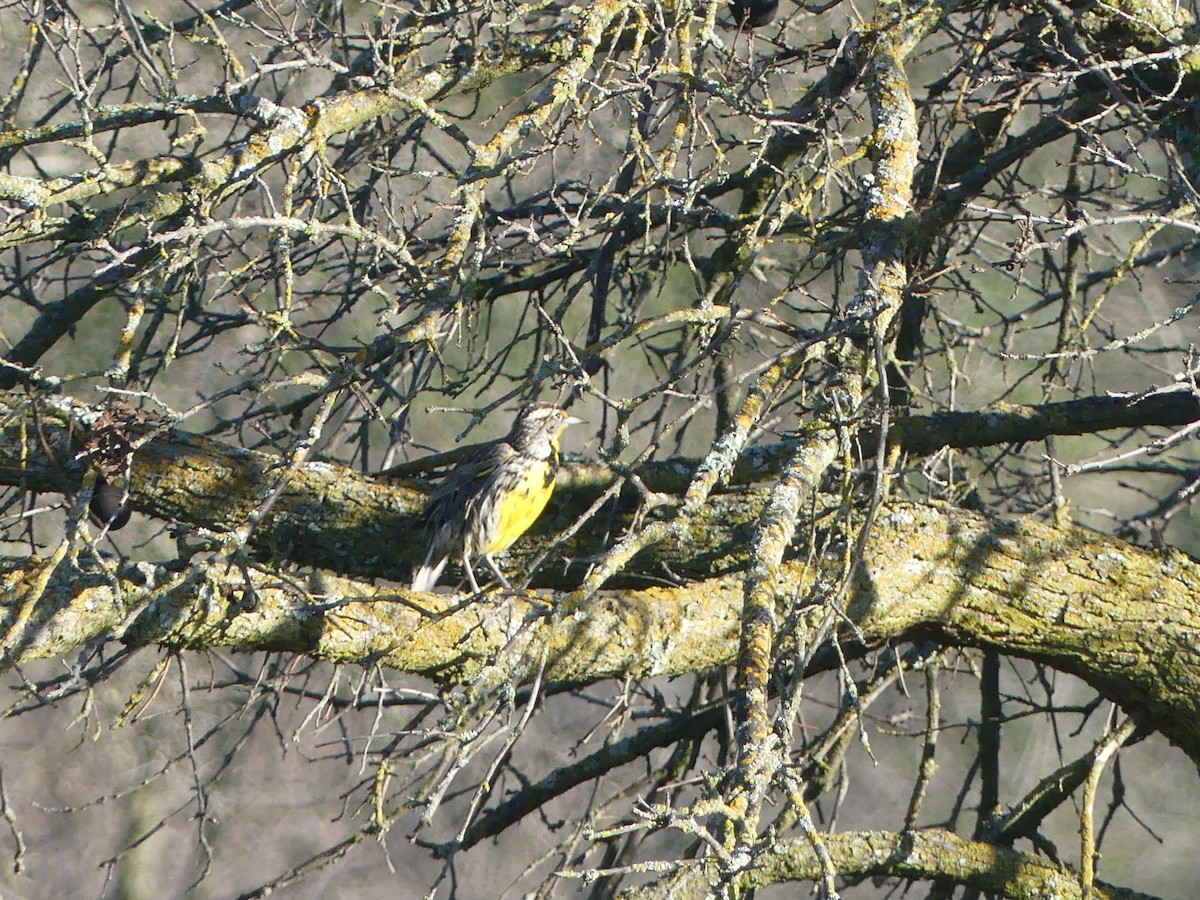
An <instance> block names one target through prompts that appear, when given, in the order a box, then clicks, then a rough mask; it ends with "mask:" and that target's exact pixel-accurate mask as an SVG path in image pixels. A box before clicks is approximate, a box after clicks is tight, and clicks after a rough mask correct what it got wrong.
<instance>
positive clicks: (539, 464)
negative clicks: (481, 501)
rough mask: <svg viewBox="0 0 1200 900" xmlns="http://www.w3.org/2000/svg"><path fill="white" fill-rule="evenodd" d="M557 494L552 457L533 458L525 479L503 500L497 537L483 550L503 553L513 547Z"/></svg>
mask: <svg viewBox="0 0 1200 900" xmlns="http://www.w3.org/2000/svg"><path fill="white" fill-rule="evenodd" d="M553 493H554V467H553V465H552V464H551V462H550V460H534V461H531V462H530V464H529V465H528V466H526V467H525V471H524V477H523V478H522V479H521V481H520V482H518V483H517V484H515V485H514V486H513V487H512V489H511V490H509V491H508V493H507V494H506V495H505V497H504V499H503V500H501V502H500V509H499V517H498V518H499V526H498V527H497V529H496V537H495V540H494V541H492V544H491V546H489V547H487V548H485V549H484V551H483V552H484V553H485V554H492V553H500V552H502V551H504V550H507V549H508V548H509V547H511V546H512V545H513V543H514V542H515V541H516V540H517V538H519V537H520V536H521V535H523V534H524V533H525V532H526V531H528V530H529V526H530V525H532V524H533V523H534V522H536V521H537V518H538V516H540V515H541V514H542V510H544V509H545V508H546V504H547V503H549V502H550V495H551V494H553Z"/></svg>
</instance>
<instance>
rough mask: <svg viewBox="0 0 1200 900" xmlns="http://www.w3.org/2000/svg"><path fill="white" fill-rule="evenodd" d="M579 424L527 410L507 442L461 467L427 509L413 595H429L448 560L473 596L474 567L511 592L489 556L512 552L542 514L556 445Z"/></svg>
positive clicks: (556, 411) (492, 444)
mask: <svg viewBox="0 0 1200 900" xmlns="http://www.w3.org/2000/svg"><path fill="white" fill-rule="evenodd" d="M580 421H581V420H579V419H576V418H575V417H574V416H571V415H568V414H567V412H566V411H565V410H563V409H560V408H559V407H557V406H553V405H552V404H549V403H529V404H526V405H525V406H524V407H522V408H521V411H520V412H519V413H517V418H516V420H515V421H514V422H513V426H512V430H511V431H509V433H508V435H507V436H505V437H503V438H500V439H499V440H496V441H489V442H488V443H486V444H480V445H479V446H478V447H475V448H474V449H472V450H471V451H470V452H468V453H467V454H466V455H465V456H464V457H463V458H462V459H460V460H459V461H458V463H457V465H455V467H454V468H453V469H451V470H450V472H449V473H448V474H447V475H446V477H445V478H443V479H442V482H441V483H440V484H439V485H438V486H437V487H436V488H435V489H434V491H433V493H432V494H431V495H430V497H429V501H428V502H427V503H426V504H425V534H426V537H427V539H428V541H429V550H428V552H426V554H425V562H424V563H422V564H421V566H420V568H418V569H417V571H416V573H415V574H414V575H413V580H412V587H413V590H414V591H428V590H432V589H433V586H434V585H435V584H437V580H438V576H439V575H441V574H442V569H444V568H445V567H446V563H447V562H449V560H450V557H451V556H454V557H456V558H457V559H459V560H460V561H461V562H462V566H463V573H464V574H465V575H466V576H467V581H468V582H469V583H470V585H471V589H472V590H474V591H476V592H478V591H479V582H477V581H476V580H475V572H474V570H472V568H471V561H472V560H478V559H483V560H484V561H485V562H486V563H487V564H488V566H489V567H490V568H491V570H492V571H493V572H495V573H496V577H497V578H499V579H500V583H501V584H503V585H504V586H505V587H506V588H509V589H510V590H511V588H512V585H510V584H509V583H508V579H507V578H505V577H504V573H503V572H501V571H500V567H499V566H497V565H496V560H495V559H494V558H493V555H494V554H496V553H501V552H503V551H504V550H507V549H508V548H509V547H511V546H512V545H513V543H514V542H515V541H516V540H517V538H519V537H520V536H521V535H522V534H524V533H525V532H526V530H527V529H528V528H529V526H530V525H532V524H533V523H534V522H536V521H537V518H538V516H540V515H541V514H542V510H543V509H545V508H546V504H547V503H548V502H549V500H550V495H551V494H553V493H554V476H555V475H556V474H557V472H558V464H559V454H558V440H559V438H560V437H561V436H562V433H563V430H564V429H565V428H566V427H567V426H568V425H574V424H577V423H579V422H580Z"/></svg>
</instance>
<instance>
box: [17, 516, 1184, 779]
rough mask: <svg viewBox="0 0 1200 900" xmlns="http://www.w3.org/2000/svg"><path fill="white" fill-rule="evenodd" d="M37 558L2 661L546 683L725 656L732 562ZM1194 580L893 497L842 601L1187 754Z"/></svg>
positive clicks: (26, 570)
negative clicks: (1040, 682) (330, 570)
mask: <svg viewBox="0 0 1200 900" xmlns="http://www.w3.org/2000/svg"><path fill="white" fill-rule="evenodd" d="M839 564H840V560H834V561H832V562H831V565H839ZM812 575H813V573H812V572H811V571H806V570H805V568H804V566H803V565H802V564H800V563H797V562H790V563H786V564H785V565H784V566H783V568H782V570H781V580H780V582H779V585H778V590H779V598H778V599H779V600H780V601H781V602H790V600H791V598H793V597H794V596H795V594H796V593H797V591H800V590H803V589H804V588H805V587H806V586H807V585H808V583H809V582H810V581H811V577H812ZM45 576H46V573H45V571H44V570H43V567H42V565H41V564H40V563H29V562H24V563H22V562H17V561H9V562H7V563H6V564H5V565H4V568H3V570H2V571H0V603H2V606H3V609H4V611H5V619H4V623H3V627H4V637H3V640H2V642H0V651H2V652H3V656H4V659H5V660H6V664H7V665H13V664H18V665H19V664H22V663H25V662H28V661H30V660H32V659H37V658H44V657H53V656H60V655H64V654H69V653H71V652H73V651H75V650H78V649H79V648H80V647H82V646H85V645H86V644H87V643H89V642H91V641H101V640H106V639H109V638H117V639H120V640H124V641H126V642H128V643H130V644H133V645H143V644H162V645H166V646H173V647H192V648H205V647H215V646H222V647H235V648H239V649H246V650H250V649H270V650H286V651H291V652H296V653H302V654H308V655H310V656H313V657H315V658H321V659H329V660H339V661H356V662H367V661H378V662H380V663H381V664H383V665H386V666H391V667H394V668H397V669H402V670H405V671H410V672H416V673H420V674H423V675H427V676H429V677H431V678H436V679H438V680H441V681H445V682H457V683H470V682H471V681H472V680H473V679H475V678H477V677H478V676H479V675H480V673H481V672H482V671H484V670H485V669H486V668H487V667H488V666H489V665H491V664H492V661H493V660H495V659H496V658H497V654H498V653H499V652H500V651H501V650H502V649H504V648H506V647H507V648H508V649H509V650H510V651H512V650H513V648H514V647H524V649H525V652H526V656H527V657H528V656H530V655H534V654H536V652H537V651H539V650H540V649H541V648H542V646H543V643H544V642H546V641H549V656H548V659H549V661H548V665H547V669H546V673H545V677H546V678H547V679H550V680H553V681H578V680H582V681H589V680H598V679H603V678H615V677H626V676H634V677H642V676H651V675H675V674H680V673H684V672H697V671H704V670H706V669H710V668H713V667H715V666H723V665H728V664H729V663H731V662H732V661H733V659H734V656H735V653H736V649H737V640H738V615H739V612H740V609H741V601H742V577H741V576H740V575H730V576H725V577H722V578H716V579H712V580H708V581H703V582H697V583H695V584H690V585H687V586H685V587H680V588H652V589H647V590H642V591H635V590H629V591H621V592H615V593H602V594H600V595H598V596H596V597H594V598H593V599H591V600H589V601H587V602H585V603H583V604H581V605H578V606H567V605H562V606H555V604H554V596H553V595H551V594H547V593H539V594H533V595H529V596H525V597H515V598H502V599H489V600H487V601H480V602H476V603H471V604H467V605H465V606H462V607H461V608H460V607H459V604H460V601H461V598H459V597H455V596H451V595H447V594H443V595H430V594H418V595H414V594H412V593H411V592H408V591H405V590H402V589H394V588H387V587H383V586H376V585H372V584H367V583H363V582H359V581H354V580H352V579H346V578H338V577H334V576H331V575H317V576H312V577H311V578H309V579H308V580H300V579H297V580H295V581H287V580H284V579H281V578H280V577H279V576H278V574H272V573H262V572H253V571H252V572H251V580H250V583H249V585H248V584H247V582H246V580H245V579H244V578H243V576H242V574H241V572H240V571H239V569H237V568H233V567H227V566H225V565H213V566H210V567H209V568H208V570H207V572H206V576H205V578H204V580H203V581H196V580H191V581H186V580H185V581H182V582H174V581H172V580H171V578H172V576H171V575H170V573H168V572H166V571H164V570H162V569H158V568H155V567H153V566H149V565H147V564H139V565H136V566H131V567H130V568H129V569H128V570H126V571H123V572H120V573H112V574H105V573H99V572H92V573H88V572H82V571H79V570H77V569H75V568H73V567H72V566H71V565H70V564H69V563H66V562H64V563H63V564H62V565H61V567H60V568H59V569H58V570H56V571H53V572H52V573H51V574H50V577H49V578H46V577H45ZM42 583H44V587H39V585H41V584H42ZM251 588H252V590H251ZM1198 592H1200V564H1197V563H1196V562H1194V561H1192V560H1190V559H1188V558H1187V557H1185V556H1184V555H1183V554H1181V553H1177V552H1161V553H1160V552H1155V551H1147V550H1141V549H1138V548H1136V547H1132V546H1129V545H1126V544H1122V543H1120V542H1117V541H1113V540H1108V539H1105V538H1103V537H1100V536H1098V535H1095V534H1092V533H1091V532H1087V531H1084V530H1082V529H1074V528H1072V529H1055V528H1050V527H1047V526H1044V525H1039V524H1032V523H1024V524H1020V525H1006V524H998V523H993V522H990V521H989V520H987V519H985V518H983V517H981V516H978V515H975V514H971V513H965V512H962V511H958V510H951V509H945V508H940V507H936V506H921V505H897V506H892V507H889V508H888V509H887V510H885V511H884V512H883V513H881V515H880V516H879V517H878V519H877V521H876V525H875V528H874V531H873V534H872V539H871V540H870V541H869V542H868V544H867V547H866V559H865V563H864V565H863V567H862V569H861V575H860V579H859V581H858V583H857V584H856V585H855V590H854V592H853V594H852V597H851V602H850V606H849V613H850V615H851V618H852V619H853V620H854V621H855V622H856V623H857V624H858V626H859V628H860V629H861V631H862V633H863V634H864V635H865V636H866V638H867V640H868V641H870V642H872V643H876V642H880V641H884V640H894V639H898V638H903V637H906V636H907V637H914V636H928V635H930V634H934V635H936V636H938V637H939V638H940V639H942V640H944V641H946V642H948V643H951V644H960V645H967V646H977V647H990V648H996V649H1000V650H1003V651H1004V652H1005V653H1007V654H1010V655H1013V656H1019V657H1026V658H1029V659H1036V660H1039V661H1041V662H1044V663H1046V664H1048V665H1051V666H1053V667H1055V668H1058V669H1061V670H1063V671H1066V672H1071V673H1074V674H1076V675H1078V676H1079V677H1081V678H1083V679H1084V680H1086V681H1088V682H1089V683H1090V684H1092V685H1094V686H1095V687H1096V688H1097V689H1098V690H1100V691H1101V692H1102V693H1104V694H1105V695H1106V696H1108V697H1110V698H1111V699H1113V700H1114V701H1116V702H1118V703H1120V704H1122V705H1123V706H1124V707H1125V708H1126V709H1127V710H1129V711H1131V712H1133V713H1135V714H1137V715H1139V716H1142V717H1144V719H1145V721H1146V723H1147V724H1148V725H1149V726H1151V727H1153V728H1155V729H1156V730H1158V731H1160V732H1162V733H1163V734H1164V735H1166V736H1167V737H1168V738H1169V739H1170V740H1171V741H1173V742H1174V743H1175V744H1176V745H1177V746H1179V747H1180V748H1181V749H1182V750H1183V751H1184V752H1186V753H1187V754H1188V755H1189V756H1190V757H1191V758H1192V759H1193V760H1196V761H1197V762H1198V763H1200V731H1197V729H1196V727H1195V723H1196V722H1197V721H1200V648H1198V647H1197V644H1196V640H1195V636H1196V634H1197V633H1200V608H1198V606H1197V604H1196V603H1195V599H1194V598H1195V597H1196V595H1197V593H1198ZM35 594H36V596H34V598H33V603H32V610H33V614H32V616H31V617H30V618H29V621H28V623H27V624H26V625H25V626H24V627H23V628H22V629H21V630H20V631H19V632H16V633H14V631H13V626H14V620H15V617H16V615H17V612H18V611H19V610H21V609H22V608H24V607H26V606H28V605H29V602H30V598H31V596H33V595H35ZM251 606H253V607H254V608H253V609H251V608H250V607H251ZM843 640H849V638H847V637H846V636H843Z"/></svg>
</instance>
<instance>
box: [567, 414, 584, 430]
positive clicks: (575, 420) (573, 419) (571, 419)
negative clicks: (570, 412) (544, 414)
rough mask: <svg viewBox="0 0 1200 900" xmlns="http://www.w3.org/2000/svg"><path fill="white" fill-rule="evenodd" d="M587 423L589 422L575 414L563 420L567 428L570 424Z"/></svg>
mask: <svg viewBox="0 0 1200 900" xmlns="http://www.w3.org/2000/svg"><path fill="white" fill-rule="evenodd" d="M586 424H587V422H585V421H584V420H583V419H580V418H576V417H575V416H567V417H566V419H564V420H563V427H564V428H566V427H567V426H568V425H586Z"/></svg>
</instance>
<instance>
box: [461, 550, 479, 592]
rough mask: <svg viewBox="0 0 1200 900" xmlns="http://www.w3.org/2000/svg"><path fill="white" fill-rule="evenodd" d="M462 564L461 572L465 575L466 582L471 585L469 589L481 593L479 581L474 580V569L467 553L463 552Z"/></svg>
mask: <svg viewBox="0 0 1200 900" xmlns="http://www.w3.org/2000/svg"><path fill="white" fill-rule="evenodd" d="M462 564H463V573H464V574H465V575H466V576H467V584H469V585H471V590H472V591H473V592H474V593H476V594H481V593H483V591H481V590H480V589H479V582H478V581H476V580H475V570H474V569H472V568H471V557H470V556H469V555H468V554H465V553H464V554H463V558H462Z"/></svg>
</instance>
